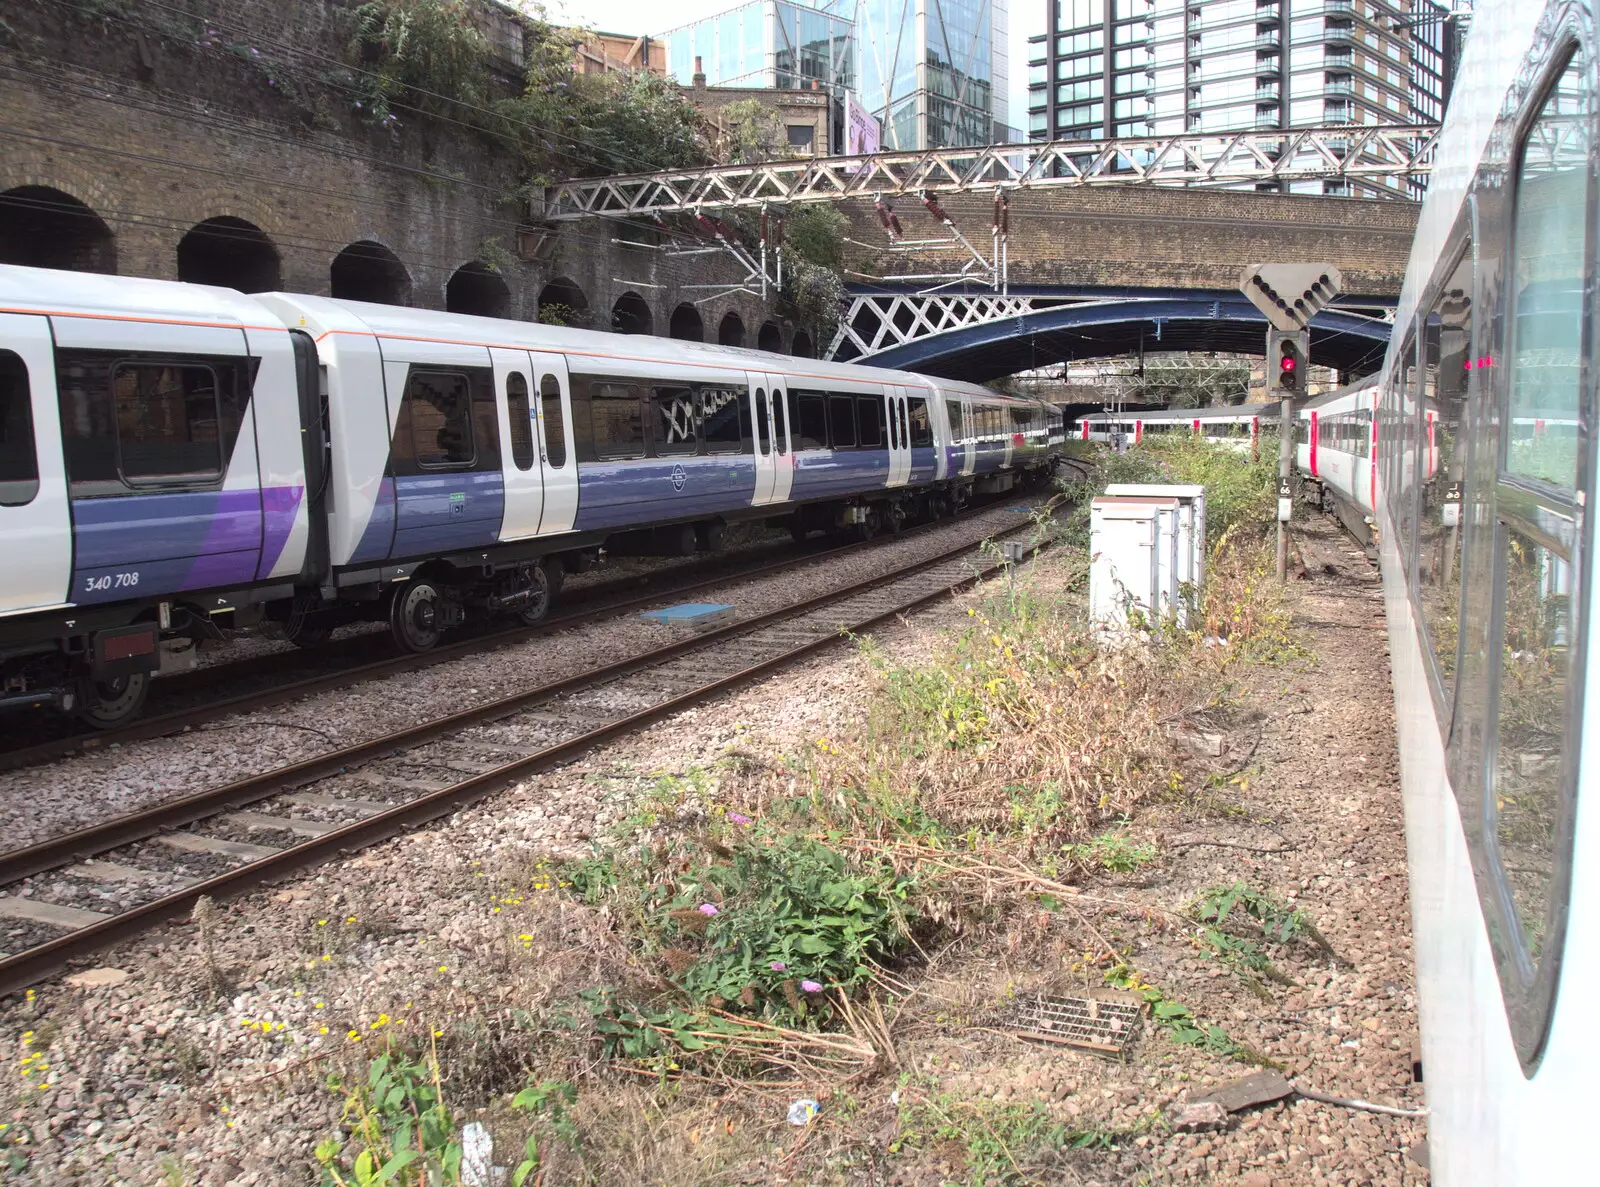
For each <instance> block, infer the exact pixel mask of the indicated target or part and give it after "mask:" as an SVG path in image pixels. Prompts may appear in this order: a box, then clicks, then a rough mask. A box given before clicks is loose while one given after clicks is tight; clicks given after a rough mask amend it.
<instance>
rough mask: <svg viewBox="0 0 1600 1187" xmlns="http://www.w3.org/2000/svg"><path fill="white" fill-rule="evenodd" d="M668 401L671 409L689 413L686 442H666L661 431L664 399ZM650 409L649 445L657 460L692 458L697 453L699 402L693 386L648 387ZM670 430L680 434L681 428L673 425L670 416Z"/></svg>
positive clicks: (698, 445) (664, 384)
mask: <svg viewBox="0 0 1600 1187" xmlns="http://www.w3.org/2000/svg"><path fill="white" fill-rule="evenodd" d="M666 398H671V399H672V400H673V401H674V406H677V405H683V406H684V407H686V408H687V411H688V422H689V428H688V431H689V436H688V437H687V439H680V440H677V441H668V440H666V439H665V437H666V433H665V432H664V430H663V428H662V423H661V413H662V408H663V405H662V401H663V399H666ZM647 399H648V403H649V405H650V416H649V420H650V445H651V448H652V450H653V452H654V455H655V456H656V457H694V456H696V455H698V454H699V453H700V401H699V399H698V393H697V392H696V391H695V388H694V386H693V385H692V384H688V383H673V384H667V383H657V384H652V385H651V386H650V394H649V396H648V398H647ZM668 419H669V420H672V421H673V422H674V423H673V428H674V429H676V430H677V431H679V432H682V428H681V426H679V425H677V424H676V418H675V417H673V416H671V415H669V416H668Z"/></svg>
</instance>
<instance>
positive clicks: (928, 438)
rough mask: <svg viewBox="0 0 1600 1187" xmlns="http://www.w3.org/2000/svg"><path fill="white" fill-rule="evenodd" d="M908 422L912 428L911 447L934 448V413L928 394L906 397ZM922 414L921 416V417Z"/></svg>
mask: <svg viewBox="0 0 1600 1187" xmlns="http://www.w3.org/2000/svg"><path fill="white" fill-rule="evenodd" d="M906 407H907V414H906V417H907V419H906V423H907V425H908V426H909V428H910V430H911V431H910V448H912V449H932V448H933V413H932V410H931V409H930V407H929V405H928V398H927V397H926V396H907V397H906ZM919 414H920V418H919Z"/></svg>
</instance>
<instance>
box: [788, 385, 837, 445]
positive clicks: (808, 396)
mask: <svg viewBox="0 0 1600 1187" xmlns="http://www.w3.org/2000/svg"><path fill="white" fill-rule="evenodd" d="M812 404H814V405H815V410H814V411H813V412H811V413H809V414H808V412H807V408H808V407H809V406H810V405H812ZM789 424H790V425H791V426H792V427H791V430H790V431H791V433H793V434H794V451H795V452H796V453H803V452H805V451H807V450H813V449H827V448H828V394H827V393H826V392H820V391H811V390H809V389H806V388H793V387H792V388H790V389H789ZM819 425H820V426H821V429H822V431H821V432H820V433H813V432H811V430H812V429H815V428H817V427H818V426H819Z"/></svg>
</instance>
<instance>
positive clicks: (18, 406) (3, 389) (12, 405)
mask: <svg viewBox="0 0 1600 1187" xmlns="http://www.w3.org/2000/svg"><path fill="white" fill-rule="evenodd" d="M38 493H39V455H38V453H37V452H36V450H35V449H34V444H33V393H32V391H31V389H30V388H29V386H28V368H27V367H26V366H25V365H24V364H23V361H22V357H21V356H20V355H18V354H16V353H14V352H12V351H9V350H0V507H20V506H22V505H23V504H24V503H31V502H33V498H34V496H35V495H37V494H38Z"/></svg>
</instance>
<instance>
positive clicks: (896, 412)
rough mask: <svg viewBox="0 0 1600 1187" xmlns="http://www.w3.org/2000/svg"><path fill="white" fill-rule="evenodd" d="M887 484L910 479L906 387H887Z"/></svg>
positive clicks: (909, 441)
mask: <svg viewBox="0 0 1600 1187" xmlns="http://www.w3.org/2000/svg"><path fill="white" fill-rule="evenodd" d="M885 390H886V391H887V392H888V393H889V481H888V485H889V486H904V485H905V484H906V483H907V482H909V481H911V428H910V421H909V418H908V417H907V416H906V389H905V388H903V387H889V388H886V389H885Z"/></svg>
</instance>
